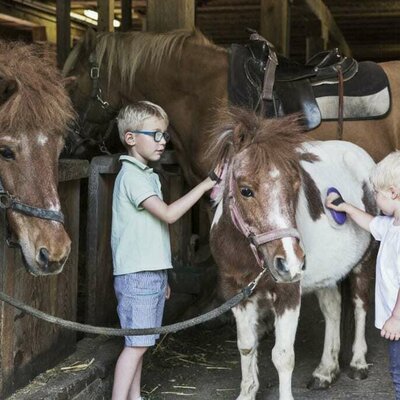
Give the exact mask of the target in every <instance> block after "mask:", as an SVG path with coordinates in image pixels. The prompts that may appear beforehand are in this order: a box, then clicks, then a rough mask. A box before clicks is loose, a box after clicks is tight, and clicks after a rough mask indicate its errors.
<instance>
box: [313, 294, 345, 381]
mask: <svg viewBox="0 0 400 400" xmlns="http://www.w3.org/2000/svg"><path fill="white" fill-rule="evenodd" d="M316 294H317V297H318V301H319V306H320V308H321V311H322V314H323V315H324V318H325V339H324V351H323V353H322V358H321V362H320V364H319V365H318V367H317V368H316V369H315V371H314V372H313V377H312V379H311V381H310V382H309V384H308V385H307V387H308V388H309V389H326V388H327V387H329V386H330V385H331V384H332V383H333V382H334V381H335V380H336V379H337V377H338V376H339V372H340V369H339V350H340V311H341V309H340V305H341V296H340V292H339V290H338V288H337V287H336V286H335V287H333V288H325V289H320V290H318V291H317V292H316Z"/></svg>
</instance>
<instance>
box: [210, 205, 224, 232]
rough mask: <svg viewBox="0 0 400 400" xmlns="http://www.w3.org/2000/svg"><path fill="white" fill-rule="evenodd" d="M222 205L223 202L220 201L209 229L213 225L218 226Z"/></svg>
mask: <svg viewBox="0 0 400 400" xmlns="http://www.w3.org/2000/svg"><path fill="white" fill-rule="evenodd" d="M223 203H224V202H223V201H222V200H220V201H219V203H218V205H217V209H216V210H215V214H214V218H213V220H212V223H211V229H212V228H213V226H214V225H217V224H218V221H219V220H220V218H221V216H222V212H223V210H224V206H223Z"/></svg>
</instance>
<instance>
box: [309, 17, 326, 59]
mask: <svg viewBox="0 0 400 400" xmlns="http://www.w3.org/2000/svg"><path fill="white" fill-rule="evenodd" d="M328 40H329V32H328V28H327V27H326V26H324V25H322V23H321V21H312V22H310V23H309V24H308V25H307V37H306V61H308V60H309V59H310V58H311V57H312V56H314V55H315V54H317V53H319V52H320V51H323V50H327V48H328Z"/></svg>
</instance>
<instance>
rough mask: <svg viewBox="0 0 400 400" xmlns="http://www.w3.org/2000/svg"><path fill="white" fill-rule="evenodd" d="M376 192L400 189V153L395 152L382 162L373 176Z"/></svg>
mask: <svg viewBox="0 0 400 400" xmlns="http://www.w3.org/2000/svg"><path fill="white" fill-rule="evenodd" d="M371 183H372V185H373V186H374V189H375V190H388V189H389V188H390V187H391V186H394V187H395V188H396V189H400V151H394V152H393V153H390V154H389V155H387V156H386V157H385V158H384V159H383V160H382V161H380V162H379V163H378V164H377V165H376V167H375V169H374V170H373V171H372V174H371Z"/></svg>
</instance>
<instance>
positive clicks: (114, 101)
mask: <svg viewBox="0 0 400 400" xmlns="http://www.w3.org/2000/svg"><path fill="white" fill-rule="evenodd" d="M91 55H92V60H91V61H90V60H89V59H90V56H91ZM94 60H95V61H94ZM95 65H99V68H100V69H99V74H100V76H99V80H98V81H96V82H95V81H94V80H93V79H91V78H90V69H91V67H94V66H95ZM381 66H382V68H383V69H384V70H385V72H386V74H387V75H388V78H389V82H390V88H391V93H392V100H393V103H392V110H391V112H390V114H389V115H388V117H387V118H385V119H381V120H367V121H345V122H344V134H343V139H344V140H348V141H350V142H353V143H356V144H358V145H359V146H361V147H363V148H364V149H365V150H366V151H367V152H368V153H369V154H371V155H372V157H373V158H374V159H375V161H378V160H380V159H381V158H383V157H384V156H385V155H386V154H388V153H389V152H390V151H392V150H394V149H396V148H399V147H400V118H399V110H400V104H399V103H400V62H398V61H392V62H387V63H382V64H381ZM63 74H64V75H67V76H75V77H76V78H77V80H76V82H75V84H74V86H73V87H71V89H70V94H71V97H72V100H73V103H74V106H75V108H76V109H77V110H78V112H79V113H80V115H81V117H82V115H83V114H86V118H85V119H86V122H88V121H89V122H92V123H94V124H96V123H99V124H100V123H106V122H108V121H109V119H110V112H111V111H112V110H119V108H120V107H121V106H123V105H125V104H128V103H131V102H133V101H136V100H141V99H146V100H149V101H153V102H155V103H157V104H160V105H161V106H162V107H163V108H165V110H166V111H167V113H168V115H169V117H170V121H171V125H172V127H173V128H174V133H175V134H174V135H173V137H172V141H173V143H174V146H175V148H176V150H177V153H178V159H179V162H180V164H181V166H182V168H183V171H184V173H185V174H186V178H187V180H188V182H189V183H190V184H194V183H196V182H198V181H199V180H201V179H202V178H203V177H204V176H205V175H206V173H207V171H209V170H210V168H211V165H210V164H209V162H208V161H207V160H202V154H203V151H204V150H203V146H204V145H207V142H208V140H209V129H210V126H211V125H212V123H213V122H214V120H215V115H216V110H217V109H218V108H219V107H221V106H222V107H223V106H225V105H226V104H227V74H228V52H227V50H225V49H223V48H220V47H218V46H216V45H214V44H212V43H211V42H210V41H208V40H207V39H206V38H205V37H204V36H203V35H202V34H201V33H200V32H198V31H194V32H191V31H175V32H169V33H165V34H151V33H138V32H129V33H110V34H99V35H97V36H96V34H95V33H94V32H93V31H91V30H89V31H88V32H87V33H86V35H85V37H84V38H83V40H82V41H80V42H79V43H78V44H77V45H76V47H75V48H74V49H73V50H72V52H71V54H70V56H69V57H68V59H67V61H66V63H65V66H64V69H63ZM95 83H96V84H98V86H99V89H100V90H101V93H100V98H101V99H102V101H106V102H108V103H109V106H106V107H102V105H101V103H100V102H99V101H98V100H97V99H96V98H95V97H96V94H99V92H97V93H95V96H94V99H92V100H90V95H91V94H93V87H94V84H95ZM336 131H337V124H336V123H335V122H323V123H322V124H321V125H320V127H318V128H317V129H315V130H313V131H312V132H310V136H311V137H312V138H316V139H321V140H327V139H335V138H336ZM103 134H104V132H103ZM116 139H117V141H118V138H116Z"/></svg>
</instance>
